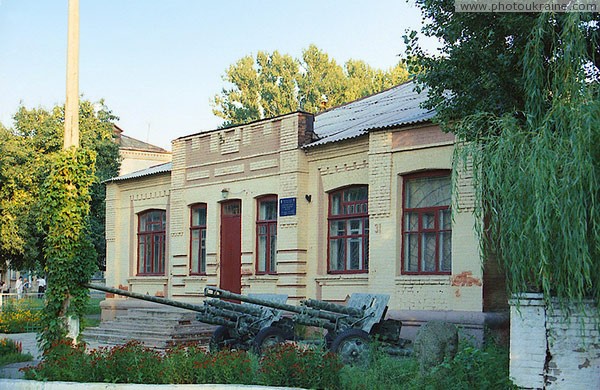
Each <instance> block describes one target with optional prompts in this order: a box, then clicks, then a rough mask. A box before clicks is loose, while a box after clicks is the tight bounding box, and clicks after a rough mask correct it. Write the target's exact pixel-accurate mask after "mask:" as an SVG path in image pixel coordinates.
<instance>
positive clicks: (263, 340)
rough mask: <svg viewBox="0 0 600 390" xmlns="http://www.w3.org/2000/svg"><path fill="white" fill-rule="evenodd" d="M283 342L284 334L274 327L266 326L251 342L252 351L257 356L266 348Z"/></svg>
mask: <svg viewBox="0 0 600 390" xmlns="http://www.w3.org/2000/svg"><path fill="white" fill-rule="evenodd" d="M284 341H285V332H284V331H283V330H281V329H279V328H277V327H275V326H267V327H266V328H262V329H261V330H260V331H259V332H258V334H257V335H256V337H254V341H253V342H252V350H253V351H254V353H256V354H257V355H260V354H261V353H262V351H263V350H264V349H266V348H269V347H272V346H273V345H277V344H279V343H283V342H284Z"/></svg>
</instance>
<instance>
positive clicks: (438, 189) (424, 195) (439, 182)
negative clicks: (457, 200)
mask: <svg viewBox="0 0 600 390" xmlns="http://www.w3.org/2000/svg"><path fill="white" fill-rule="evenodd" d="M450 188H451V184H450V177H449V176H444V177H423V178H417V179H410V180H408V181H407V182H406V186H405V191H406V194H405V196H406V207H408V208H421V207H437V206H449V205H450V200H451V198H450Z"/></svg>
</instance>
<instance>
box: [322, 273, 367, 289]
mask: <svg viewBox="0 0 600 390" xmlns="http://www.w3.org/2000/svg"><path fill="white" fill-rule="evenodd" d="M315 281H316V282H317V283H319V285H321V286H324V285H328V284H329V285H332V284H333V285H335V284H349V285H352V284H357V283H358V284H363V283H364V284H367V283H368V282H369V274H368V273H361V274H332V275H326V276H319V277H317V278H315Z"/></svg>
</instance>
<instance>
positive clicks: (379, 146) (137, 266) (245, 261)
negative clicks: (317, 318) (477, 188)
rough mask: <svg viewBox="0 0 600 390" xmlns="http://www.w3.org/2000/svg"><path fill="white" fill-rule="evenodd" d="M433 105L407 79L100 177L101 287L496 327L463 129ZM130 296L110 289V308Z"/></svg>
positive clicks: (193, 141) (195, 139)
mask: <svg viewBox="0 0 600 390" xmlns="http://www.w3.org/2000/svg"><path fill="white" fill-rule="evenodd" d="M424 99H425V96H423V94H418V93H416V92H414V91H413V85H412V83H406V84H402V85H400V86H397V87H395V88H392V89H390V90H387V91H384V92H382V93H379V94H376V95H373V96H370V97H367V98H364V99H361V100H358V101H355V102H351V103H349V104H346V105H343V106H340V107H337V108H333V109H331V110H329V111H326V112H324V113H321V114H319V115H317V116H313V115H312V114H309V113H304V112H295V113H290V114H287V115H282V116H279V117H276V118H271V119H265V120H261V121H257V122H253V123H249V124H245V125H241V126H237V127H232V128H228V129H217V130H213V131H207V132H202V133H198V134H192V135H189V136H185V137H182V138H178V139H176V140H174V141H173V142H172V145H173V152H172V153H173V154H172V156H173V160H172V163H167V164H163V165H159V166H155V167H152V168H149V169H145V170H142V171H137V172H134V173H131V174H128V175H124V176H120V177H117V178H114V179H112V180H111V181H109V182H108V183H107V199H106V202H107V204H106V206H107V232H106V239H107V274H106V282H107V285H108V286H111V287H121V288H126V289H128V290H130V291H134V292H138V293H144V294H150V295H158V296H164V297H167V298H171V299H176V300H182V301H187V302H198V303H199V302H200V301H201V300H202V299H203V295H202V291H203V288H204V286H207V285H211V286H219V287H221V288H225V289H229V290H232V291H235V292H241V293H244V294H248V293H280V294H287V295H288V296H289V300H290V301H291V302H292V303H294V302H295V303H297V302H298V301H299V300H300V299H304V298H316V299H323V300H327V301H331V302H337V303H343V302H344V301H346V300H347V299H348V297H349V296H350V295H351V294H352V293H353V292H372V293H384V294H389V295H390V297H391V299H390V303H389V311H388V317H392V318H397V319H401V320H403V322H404V328H403V332H404V336H405V337H411V336H412V335H413V334H414V329H415V328H414V326H417V325H420V324H421V323H422V322H423V321H428V320H431V319H443V320H448V321H452V322H455V323H459V324H462V325H464V326H465V327H466V328H468V329H472V330H474V332H475V333H476V334H478V335H480V334H481V330H482V328H483V326H484V324H488V325H492V326H494V325H496V324H499V323H502V322H503V320H504V318H505V316H504V313H503V312H504V309H505V308H506V300H505V296H504V285H503V283H502V279H501V278H500V277H499V276H498V274H497V273H496V272H495V270H493V269H486V271H485V272H484V271H483V266H482V260H481V259H480V255H479V249H478V239H477V236H476V234H475V231H474V223H475V220H474V215H473V203H472V202H473V194H472V188H471V186H470V184H469V175H468V174H463V175H462V177H461V178H459V180H458V181H457V183H458V185H457V186H456V187H455V191H454V193H453V191H452V188H453V186H452V178H451V167H452V154H453V148H454V137H453V136H452V135H451V134H446V133H443V132H442V131H441V130H440V129H439V127H437V126H436V125H433V124H432V123H431V118H432V117H433V112H430V111H426V110H424V109H422V108H421V107H420V103H421V102H422V101H423V100H424ZM454 200H457V201H456V202H454ZM125 302H127V304H125ZM132 304H134V303H132V302H129V301H128V300H126V299H124V298H119V297H113V296H110V297H108V298H107V300H106V302H105V303H104V304H103V307H104V312H103V316H104V318H106V319H108V318H111V317H114V316H115V315H117V314H116V313H118V310H119V309H120V308H123V307H125V306H127V305H129V306H127V307H130V306H131V305H132Z"/></svg>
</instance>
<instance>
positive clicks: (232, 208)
mask: <svg viewBox="0 0 600 390" xmlns="http://www.w3.org/2000/svg"><path fill="white" fill-rule="evenodd" d="M240 206H241V205H240V203H239V202H233V203H227V204H226V205H225V206H223V214H225V215H240V213H241V210H240V208H241V207H240Z"/></svg>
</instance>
